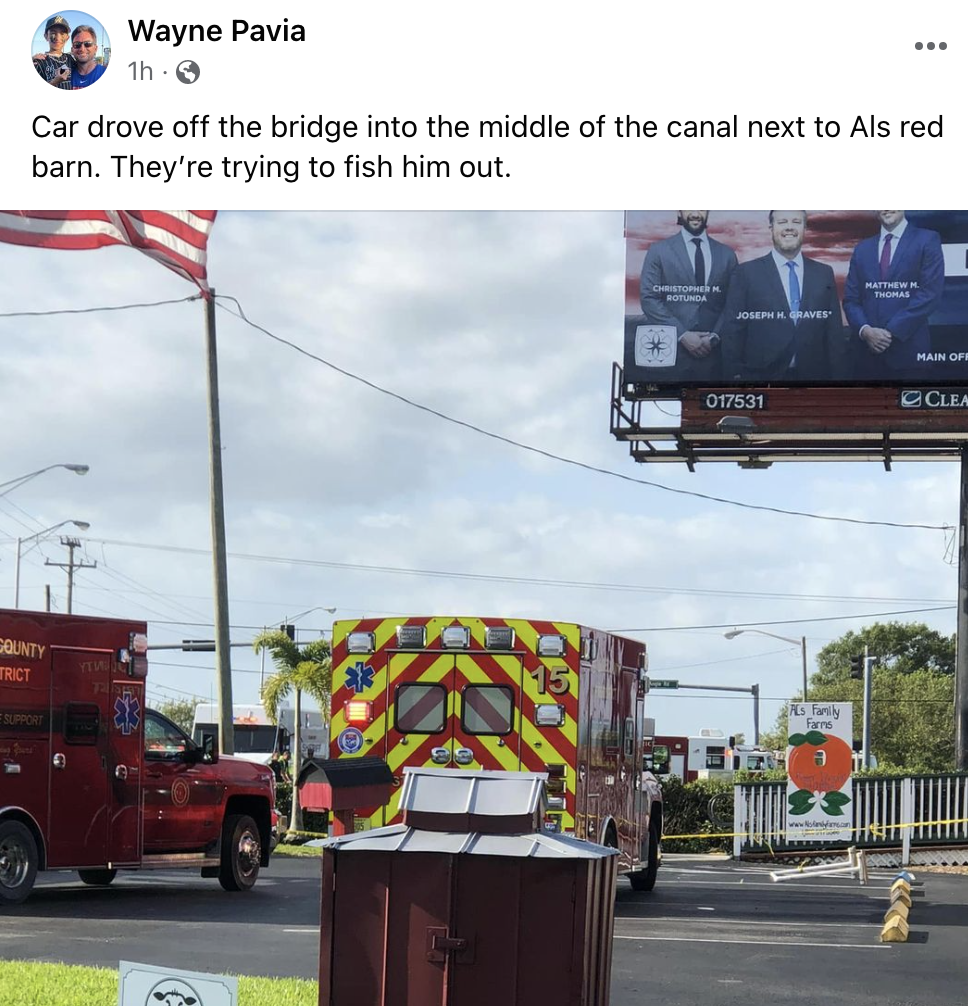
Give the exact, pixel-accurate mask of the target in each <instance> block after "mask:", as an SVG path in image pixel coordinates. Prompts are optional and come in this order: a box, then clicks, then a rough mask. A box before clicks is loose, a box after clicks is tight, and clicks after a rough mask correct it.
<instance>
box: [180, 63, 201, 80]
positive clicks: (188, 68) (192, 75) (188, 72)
mask: <svg viewBox="0 0 968 1006" xmlns="http://www.w3.org/2000/svg"><path fill="white" fill-rule="evenodd" d="M201 72H202V71H201V70H199V68H198V63H195V62H193V61H192V60H190V59H183V60H182V61H181V62H180V63H179V64H178V66H177V67H176V68H175V76H177V77H178V79H179V80H180V81H181V82H182V83H183V84H194V83H195V81H196V80H198V76H199V74H200V73H201Z"/></svg>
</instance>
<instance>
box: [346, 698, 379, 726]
mask: <svg viewBox="0 0 968 1006" xmlns="http://www.w3.org/2000/svg"><path fill="white" fill-rule="evenodd" d="M343 718H344V719H345V720H346V722H347V723H350V724H353V725H354V726H360V725H362V726H368V725H369V724H370V723H372V722H373V703H372V702H365V701H364V700H363V699H348V700H347V701H346V702H344V703H343Z"/></svg>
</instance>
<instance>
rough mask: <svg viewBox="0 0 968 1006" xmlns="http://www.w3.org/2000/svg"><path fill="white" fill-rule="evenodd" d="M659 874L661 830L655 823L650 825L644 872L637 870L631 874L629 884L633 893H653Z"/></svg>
mask: <svg viewBox="0 0 968 1006" xmlns="http://www.w3.org/2000/svg"><path fill="white" fill-rule="evenodd" d="M658 874H659V830H658V828H656V826H655V824H654V823H651V822H650V823H649V853H648V856H647V857H646V861H645V869H644V870H636V871H635V873H630V874H629V883H630V884H631V885H632V890H633V891H651V890H652V888H653V887H655V881H656V877H657V876H658Z"/></svg>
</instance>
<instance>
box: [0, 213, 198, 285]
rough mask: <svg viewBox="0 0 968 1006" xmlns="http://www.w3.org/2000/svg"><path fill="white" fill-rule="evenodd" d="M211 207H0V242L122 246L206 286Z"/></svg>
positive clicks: (67, 246) (43, 245)
mask: <svg viewBox="0 0 968 1006" xmlns="http://www.w3.org/2000/svg"><path fill="white" fill-rule="evenodd" d="M215 213H216V211H215V210H168V211H165V210H0V241H6V242H7V243H9V244H15V245H30V246H31V247H33V248H65V249H69V250H75V251H78V250H83V249H87V248H103V247H105V246H106V245H119V244H120V245H128V246H130V247H131V248H137V249H138V250H139V251H142V252H144V253H145V255H150V256H151V257H152V258H153V259H155V260H156V261H158V262H160V263H161V264H162V265H164V266H167V267H168V268H169V269H171V270H173V271H174V272H177V273H178V275H179V276H183V277H184V278H185V279H187V280H191V282H193V283H196V284H197V285H198V286H199V287H200V288H201V289H202V290H207V289H208V277H207V275H206V269H205V267H206V262H207V259H208V253H207V251H206V246H207V244H208V235H209V233H210V232H211V230H212V224H213V223H214V222H215Z"/></svg>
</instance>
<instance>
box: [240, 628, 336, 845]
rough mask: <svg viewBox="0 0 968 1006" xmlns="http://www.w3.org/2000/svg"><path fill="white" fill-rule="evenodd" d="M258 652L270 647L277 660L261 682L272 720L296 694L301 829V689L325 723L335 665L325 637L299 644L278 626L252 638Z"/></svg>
mask: <svg viewBox="0 0 968 1006" xmlns="http://www.w3.org/2000/svg"><path fill="white" fill-rule="evenodd" d="M252 646H253V649H254V650H255V652H256V653H261V652H262V651H263V650H267V651H268V653H269V655H270V656H271V657H272V662H273V664H275V667H276V672H275V674H270V675H269V676H268V677H267V678H266V679H265V683H264V684H263V686H262V693H261V694H262V704H263V705H264V706H265V709H266V713H267V715H268V716H269V719H270V720H272V722H273V723H278V722H279V706H280V705H281V703H282V701H283V699H285V698H287V697H288V695H289V693H290V692H292V693H293V694H294V702H293V712H294V719H295V728H294V730H293V735H292V747H293V751H292V781H293V791H292V818H291V820H292V827H293V828H294V829H295V830H296V831H300V830H301V829H302V811H301V808H300V807H299V794H298V791H297V789H296V785H295V784H296V781H297V780H298V778H299V769H300V761H301V751H300V724H299V721H300V719H301V716H302V693H303V692H308V693H309V694H310V695H311V696H312V697H313V698H314V699H315V700H316V701H317V702H318V703H319V708H320V711H321V712H322V716H323V723H324V724H327V723H328V722H329V699H330V692H331V688H332V677H333V668H332V663H331V660H330V646H329V642H328V641H327V640H325V639H314V640H313V641H312V642H310V643H306V644H305V645H304V646H299V645H298V644H297V643H296V642H295V641H294V640H292V639H290V638H289V636H288V635H287V634H286V633H285V632H282V631H280V630H279V629H270V630H267V631H265V632H261V633H259V635H258V636H256V638H255V639H254V640H253V641H252Z"/></svg>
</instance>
